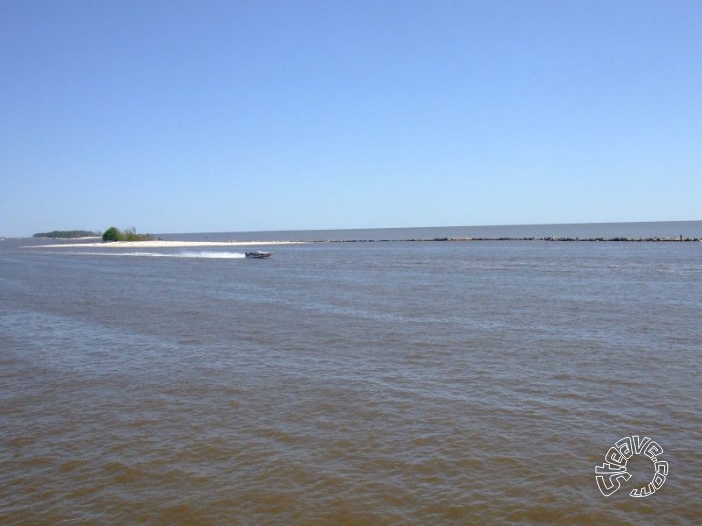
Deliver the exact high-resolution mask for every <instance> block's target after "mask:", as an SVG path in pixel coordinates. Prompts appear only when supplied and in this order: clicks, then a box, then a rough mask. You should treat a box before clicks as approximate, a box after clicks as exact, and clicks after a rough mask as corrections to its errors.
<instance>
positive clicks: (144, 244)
mask: <svg viewBox="0 0 702 526" xmlns="http://www.w3.org/2000/svg"><path fill="white" fill-rule="evenodd" d="M476 241H514V242H518V241H543V242H551V243H554V242H555V243H699V242H702V238H700V237H683V236H679V237H554V236H546V237H435V238H411V239H324V240H308V241H304V240H301V241H165V240H149V241H110V242H104V241H100V242H95V243H60V244H51V245H27V246H23V247H22V248H23V249H24V248H29V249H32V248H105V249H110V248H197V247H252V246H275V245H317V244H320V243H330V244H331V243H442V242H443V243H460V242H463V243H469V242H476Z"/></svg>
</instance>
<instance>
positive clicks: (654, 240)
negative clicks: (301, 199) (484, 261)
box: [308, 236, 702, 243]
mask: <svg viewBox="0 0 702 526" xmlns="http://www.w3.org/2000/svg"><path fill="white" fill-rule="evenodd" d="M435 241H447V242H451V241H454V242H455V241H557V242H569V241H571V242H597V241H601V242H628V243H659V242H665V243H669V242H677V243H680V242H700V241H702V238H700V237H684V236H680V237H556V236H546V237H434V238H412V239H328V240H315V241H308V243H392V242H405V243H410V242H412V243H419V242H435Z"/></svg>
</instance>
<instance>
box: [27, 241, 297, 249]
mask: <svg viewBox="0 0 702 526" xmlns="http://www.w3.org/2000/svg"><path fill="white" fill-rule="evenodd" d="M300 244H304V241H163V240H152V241H114V242H109V243H106V242H103V241H100V242H96V243H60V244H55V245H34V246H26V247H22V248H194V247H250V246H271V245H300Z"/></svg>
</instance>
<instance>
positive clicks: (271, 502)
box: [0, 241, 702, 525]
mask: <svg viewBox="0 0 702 526" xmlns="http://www.w3.org/2000/svg"><path fill="white" fill-rule="evenodd" d="M19 244H21V243H15V242H9V241H5V242H4V244H3V245H2V248H1V249H0V523H1V524H59V523H61V524H242V525H243V524H246V525H259V524H509V523H511V524H525V523H559V524H699V523H700V518H701V517H702V500H701V497H700V495H701V490H702V482H701V478H702V428H701V424H702V418H701V417H700V413H701V411H700V409H701V405H702V403H701V402H700V400H701V399H702V380H701V378H702V374H701V373H702V366H701V363H700V362H701V360H700V351H701V350H702V330H701V320H702V243H677V244H676V243H672V244H671V243H665V244H663V243H661V244H656V243H624V244H618V243H617V244H613V243H609V244H607V243H602V244H600V243H574V244H570V243H562V244H554V243H546V242H481V243H446V244H442V243H432V244H427V243H424V244H422V243H391V244H382V243H369V244H366V243H354V244H344V245H326V244H323V245H319V244H317V245H295V246H280V247H275V248H274V256H273V258H271V259H270V260H267V261H252V260H247V259H243V258H240V254H238V253H236V252H234V251H233V250H232V249H222V250H212V249H208V251H202V252H200V251H193V250H189V251H185V250H161V251H156V250H142V251H136V250H132V251H129V252H127V251H110V252H109V254H105V253H104V252H99V251H98V250H96V249H84V250H75V249H56V250H49V249H41V250H39V251H37V250H33V251H27V250H20V249H18V248H17V247H18V245H19ZM158 256H170V257H158ZM631 435H640V436H648V437H651V438H652V439H654V440H656V441H657V442H658V443H659V444H660V445H661V446H662V447H663V449H664V453H663V454H662V455H661V457H660V459H661V460H665V461H667V462H668V463H669V474H668V477H667V480H666V481H665V484H664V485H663V487H662V488H661V489H660V490H659V491H657V492H656V493H655V494H653V495H651V496H649V497H646V498H640V499H636V498H632V497H630V496H629V491H630V490H631V489H633V488H636V487H639V486H640V485H641V484H642V483H644V484H645V483H646V482H647V481H649V480H651V478H652V477H653V473H654V470H653V464H652V463H651V462H650V461H649V460H647V459H646V458H645V457H634V458H633V459H632V460H631V463H630V471H631V473H632V475H633V476H632V479H631V480H630V481H628V482H624V483H623V484H622V490H621V491H619V492H617V493H615V494H614V495H612V496H610V497H604V496H603V495H602V494H601V493H600V491H599V490H598V487H597V484H596V482H595V466H596V465H601V464H602V463H603V462H604V456H605V454H606V453H607V450H608V449H609V448H610V447H612V446H613V445H614V443H615V442H616V441H617V440H619V439H621V438H622V437H626V436H631Z"/></svg>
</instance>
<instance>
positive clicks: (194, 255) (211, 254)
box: [64, 250, 246, 259]
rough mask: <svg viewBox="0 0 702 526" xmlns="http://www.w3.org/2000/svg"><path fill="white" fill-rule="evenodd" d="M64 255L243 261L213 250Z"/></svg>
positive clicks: (238, 255) (237, 254) (238, 256)
mask: <svg viewBox="0 0 702 526" xmlns="http://www.w3.org/2000/svg"><path fill="white" fill-rule="evenodd" d="M64 254H71V255H80V256H113V257H114V256H121V257H151V258H182V259H243V258H245V257H246V255H245V254H244V253H243V252H220V251H214V250H202V251H184V252H147V251H143V252H142V251H135V252H64Z"/></svg>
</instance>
